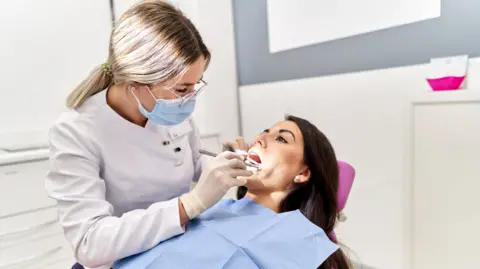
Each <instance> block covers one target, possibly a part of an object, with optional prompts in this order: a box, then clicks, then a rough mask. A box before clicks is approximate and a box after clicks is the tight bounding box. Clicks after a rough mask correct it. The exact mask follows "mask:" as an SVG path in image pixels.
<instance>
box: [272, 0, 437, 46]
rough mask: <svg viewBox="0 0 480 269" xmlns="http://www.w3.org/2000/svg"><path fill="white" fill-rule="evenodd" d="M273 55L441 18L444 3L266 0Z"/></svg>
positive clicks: (427, 0)
mask: <svg viewBox="0 0 480 269" xmlns="http://www.w3.org/2000/svg"><path fill="white" fill-rule="evenodd" d="M267 10H268V33H269V34H268V35H269V47H270V52H271V53H275V52H280V51H285V50H290V49H295V48H299V47H303V46H308V45H312V44H316V43H322V42H327V41H331V40H335V39H340V38H345V37H350V36H354V35H359V34H363V33H368V32H373V31H377V30H382V29H387V28H391V27H395V26H400V25H404V24H409V23H414V22H418V21H423V20H427V19H432V18H437V17H440V11H441V0H402V1H398V0H343V1H328V0H295V1H291V0H267Z"/></svg>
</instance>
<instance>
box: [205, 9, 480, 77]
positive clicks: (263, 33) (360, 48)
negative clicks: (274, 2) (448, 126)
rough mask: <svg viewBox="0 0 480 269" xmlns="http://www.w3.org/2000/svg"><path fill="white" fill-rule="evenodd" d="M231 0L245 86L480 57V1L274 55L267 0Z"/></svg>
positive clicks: (241, 72) (239, 69)
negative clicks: (430, 16)
mask: <svg viewBox="0 0 480 269" xmlns="http://www.w3.org/2000/svg"><path fill="white" fill-rule="evenodd" d="M232 1H233V12H234V20H235V38H236V41H235V42H236V50H237V65H238V69H237V70H238V72H239V76H238V78H239V84H240V85H248V84H256V83H266V82H273V81H281V80H290V79H300V78H307V77H316V76H325V75H334V74H342V73H349V72H357V71H365V70H373V69H382V68H389V67H398V66H405V65H412V64H420V63H426V62H428V61H429V60H430V58H432V57H443V56H450V55H458V54H468V55H470V57H478V56H480V30H479V29H480V0H443V1H442V16H441V17H440V18H436V19H431V20H427V21H422V22H417V23H412V24H408V25H403V26H399V27H394V28H389V29H385V30H380V31H375V32H371V33H366V34H362V35H357V36H352V37H348V38H344V39H338V40H333V41H330V42H325V43H320V44H315V45H311V46H307V47H302V48H298V49H293V50H289V51H283V52H278V53H274V54H272V53H270V52H269V49H268V25H267V1H266V0H232ZM399 1H401V0H399ZM352 23H355V22H352ZM214 57H215V56H214Z"/></svg>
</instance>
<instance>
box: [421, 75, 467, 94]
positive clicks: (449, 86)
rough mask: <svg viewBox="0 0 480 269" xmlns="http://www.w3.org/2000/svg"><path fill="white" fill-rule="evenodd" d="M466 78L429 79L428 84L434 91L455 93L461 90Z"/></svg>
mask: <svg viewBox="0 0 480 269" xmlns="http://www.w3.org/2000/svg"><path fill="white" fill-rule="evenodd" d="M464 80H465V76H461V77H455V76H448V77H443V78H436V79H430V78H427V82H428V84H429V85H430V87H431V88H432V90H433V91H455V90H458V89H460V86H462V83H463V81H464Z"/></svg>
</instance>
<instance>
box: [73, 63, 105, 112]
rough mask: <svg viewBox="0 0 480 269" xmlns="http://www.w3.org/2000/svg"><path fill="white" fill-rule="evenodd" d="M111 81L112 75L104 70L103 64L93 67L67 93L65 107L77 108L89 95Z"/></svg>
mask: <svg viewBox="0 0 480 269" xmlns="http://www.w3.org/2000/svg"><path fill="white" fill-rule="evenodd" d="M112 82H113V76H112V75H111V74H110V73H109V72H106V71H105V69H104V67H103V65H99V66H97V67H95V69H93V70H92V72H91V73H90V75H89V76H88V77H87V78H86V79H85V80H83V81H82V82H81V83H80V84H79V85H78V86H77V87H76V88H75V89H74V90H73V91H72V92H71V93H70V94H69V95H68V97H67V107H68V108H73V109H76V108H78V107H79V106H81V105H82V104H83V103H84V102H85V101H86V100H87V99H88V98H89V97H90V96H93V95H95V94H97V93H99V92H101V91H103V90H105V89H106V88H107V87H108V86H110V84H112Z"/></svg>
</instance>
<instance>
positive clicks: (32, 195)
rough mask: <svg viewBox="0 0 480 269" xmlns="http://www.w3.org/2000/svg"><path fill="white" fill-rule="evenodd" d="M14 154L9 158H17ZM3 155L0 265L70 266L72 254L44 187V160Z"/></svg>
mask: <svg viewBox="0 0 480 269" xmlns="http://www.w3.org/2000/svg"><path fill="white" fill-rule="evenodd" d="M14 155H15V154H13V153H12V156H11V158H10V159H11V160H15V161H19V160H20V159H19V158H18V156H14ZM17 155H18V154H17ZM37 157H39V156H37ZM6 158H7V157H5V155H4V156H2V159H3V161H4V162H3V165H1V166H0V195H1V197H2V202H1V203H0V269H14V268H15V269H16V268H18V269H29V268H32V269H34V268H35V269H39V268H40V269H41V268H48V269H65V268H70V267H71V266H72V265H73V263H74V259H73V254H72V251H71V248H70V247H69V246H68V244H67V242H66V240H65V238H64V235H63V232H62V229H61V227H60V225H59V224H58V217H57V212H56V209H55V207H54V206H55V202H54V201H53V200H51V199H50V198H49V197H48V196H47V193H46V191H45V187H44V183H45V175H46V173H47V169H48V161H47V160H46V159H45V158H38V159H33V160H32V159H28V158H24V159H23V162H21V163H14V164H11V163H7V162H5V159H6Z"/></svg>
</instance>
